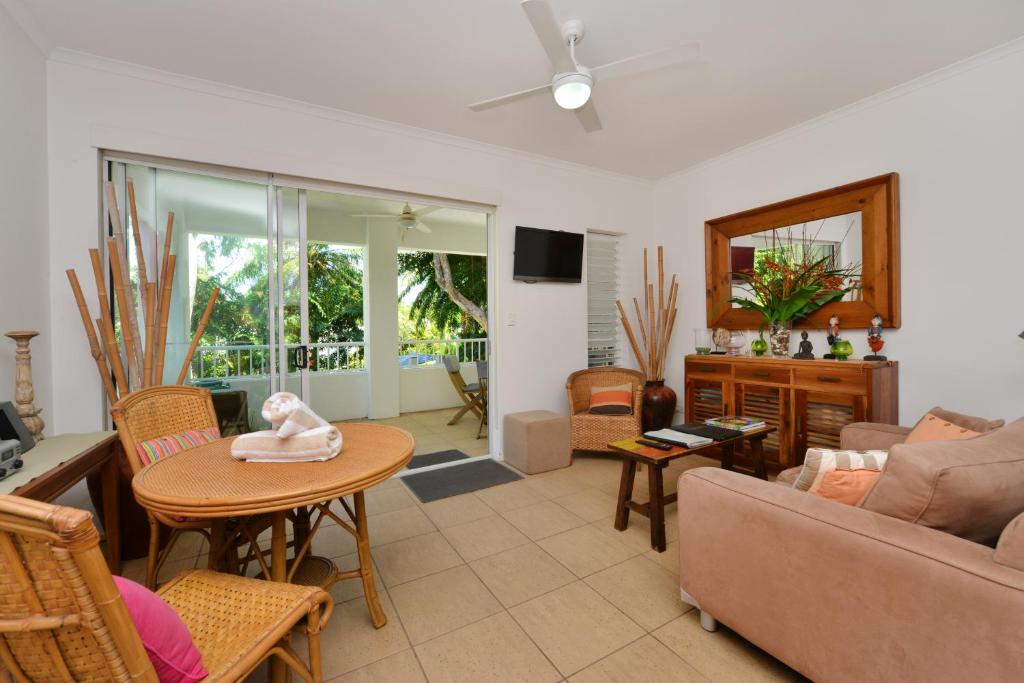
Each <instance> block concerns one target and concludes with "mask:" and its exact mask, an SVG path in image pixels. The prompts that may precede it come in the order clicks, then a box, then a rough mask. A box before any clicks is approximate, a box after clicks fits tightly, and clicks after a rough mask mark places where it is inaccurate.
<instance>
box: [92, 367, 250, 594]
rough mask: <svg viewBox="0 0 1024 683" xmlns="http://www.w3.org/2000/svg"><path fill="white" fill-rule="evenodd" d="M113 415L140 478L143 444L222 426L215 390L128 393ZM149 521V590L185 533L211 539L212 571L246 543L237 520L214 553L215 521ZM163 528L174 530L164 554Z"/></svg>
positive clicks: (165, 388)
mask: <svg viewBox="0 0 1024 683" xmlns="http://www.w3.org/2000/svg"><path fill="white" fill-rule="evenodd" d="M110 414H111V416H113V418H114V424H115V425H117V435H118V437H119V438H120V440H121V445H122V446H123V447H124V452H125V457H126V458H127V460H128V465H129V466H130V467H131V470H132V474H133V475H134V474H138V472H139V470H141V469H142V468H143V467H144V463H143V461H142V459H141V457H140V455H139V450H138V445H139V444H140V443H143V442H145V441H149V440H150V439H155V438H157V437H161V436H168V435H171V434H181V433H183V432H190V431H199V430H203V429H206V428H209V427H217V414H216V413H215V412H214V409H213V401H212V398H211V395H210V391H209V389H200V388H198V387H185V386H177V385H162V386H156V387H150V388H149V389H142V390H140V391H136V392H134V393H131V394H128V395H127V396H125V397H124V398H122V399H121V400H120V401H118V402H117V403H115V404H114V405H113V407H112V408H111V409H110ZM172 457H173V456H172ZM146 516H147V517H148V519H149V552H148V554H147V556H146V587H147V588H149V589H150V590H153V589H154V588H156V579H157V575H158V574H159V573H160V568H161V567H163V565H164V562H166V561H167V558H168V556H169V555H170V552H171V550H172V549H173V548H174V545H175V543H177V541H178V539H179V538H180V537H181V535H182V534H183V533H186V532H195V533H199V534H202V535H203V536H204V537H205V538H206V540H207V542H208V543H209V544H210V558H211V564H210V569H216V568H218V567H217V559H218V558H220V557H221V556H222V555H223V554H225V553H226V552H228V551H229V550H230V551H232V552H234V547H235V546H236V545H239V544H241V540H240V538H239V537H238V533H239V525H238V524H237V523H236V522H233V521H229V522H228V525H227V529H226V536H225V538H224V539H223V542H222V544H221V547H219V548H215V547H213V546H214V544H215V543H217V540H218V539H215V540H214V541H212V542H211V534H210V529H211V527H212V525H213V524H214V522H213V521H212V520H208V519H206V520H203V519H188V518H185V517H181V516H172V515H165V514H163V513H158V512H150V511H149V510H147V511H146ZM267 525H269V520H267ZM161 527H166V528H168V529H170V530H171V535H170V538H169V539H168V540H167V545H166V546H165V547H164V549H163V551H161V550H160V531H161ZM256 533H258V531H253V530H249V531H248V532H247V534H248V535H249V536H250V537H254V536H255V534H256ZM250 540H251V539H250Z"/></svg>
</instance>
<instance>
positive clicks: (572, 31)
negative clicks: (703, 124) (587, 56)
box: [469, 0, 700, 133]
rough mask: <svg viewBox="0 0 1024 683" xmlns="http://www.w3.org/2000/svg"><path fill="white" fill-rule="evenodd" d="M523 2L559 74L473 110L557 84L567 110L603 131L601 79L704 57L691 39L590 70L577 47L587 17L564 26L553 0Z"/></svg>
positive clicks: (476, 105)
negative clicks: (597, 89) (597, 96)
mask: <svg viewBox="0 0 1024 683" xmlns="http://www.w3.org/2000/svg"><path fill="white" fill-rule="evenodd" d="M521 5H522V8H523V11H524V12H526V18H527V19H529V21H530V24H531V25H532V26H533V30H534V32H535V33H536V34H537V39H538V40H540V44H541V46H542V47H543V48H544V51H545V52H547V54H548V59H549V60H551V66H552V67H553V68H554V71H555V74H554V76H552V78H551V82H550V83H545V84H544V85H539V86H537V87H536V88H529V89H528V90H520V91H519V92H514V93H510V94H508V95H502V96H501V97H495V98H492V99H489V100H483V101H482V102H476V103H474V104H471V105H469V108H470V109H472V110H473V111H483V110H484V109H490V108H492V107H498V106H501V105H503V104H507V103H509V102H514V101H515V100H518V99H522V98H524V97H529V96H531V95H536V94H537V93H541V92H544V91H545V90H547V89H548V88H551V92H552V94H553V95H554V98H555V103H556V104H558V106H560V107H562V108H563V109H569V110H572V111H574V112H575V113H576V118H577V119H579V122H580V124H581V125H582V126H583V130H585V131H586V132H588V133H592V132H594V131H596V130H601V119H600V118H599V117H598V115H597V110H596V109H595V108H594V101H593V99H591V97H590V95H591V91H592V90H593V87H594V82H595V81H603V80H607V79H610V78H622V77H624V76H633V75H636V74H640V73H643V72H645V71H653V70H655V69H660V68H662V67H666V66H670V65H672V64H681V63H684V62H696V61H697V60H698V58H699V56H700V46H699V45H698V44H697V43H685V44H682V45H677V46H675V47H670V48H667V49H663V50H654V51H652V52H645V53H644V54H640V55H636V56H634V57H626V58H625V59H619V60H617V61H614V62H609V63H608V64H604V65H602V66H596V67H593V68H590V69H588V68H587V67H585V66H583V65H582V64H580V63H579V62H578V61H577V60H576V46H577V45H579V44H580V42H581V41H582V40H583V35H584V25H583V22H582V21H581V20H579V19H570V20H568V21H566V22H564V23H562V24H561V25H559V23H558V20H557V19H555V13H554V11H553V10H552V9H551V5H550V4H548V2H547V0H522V2H521Z"/></svg>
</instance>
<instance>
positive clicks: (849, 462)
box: [793, 448, 886, 493]
mask: <svg viewBox="0 0 1024 683" xmlns="http://www.w3.org/2000/svg"><path fill="white" fill-rule="evenodd" d="M885 458H886V452H885V451H833V450H829V449H827V448H808V449H807V455H805V456H804V466H803V469H802V470H801V471H800V475H799V476H798V477H797V478H796V481H794V482H793V488H795V489H798V490H800V491H810V492H811V493H816V492H817V490H818V487H819V486H821V481H822V479H823V478H824V477H825V475H826V474H827V473H829V472H831V471H833V470H836V469H843V470H860V469H867V470H879V469H881V468H882V465H884V464H885Z"/></svg>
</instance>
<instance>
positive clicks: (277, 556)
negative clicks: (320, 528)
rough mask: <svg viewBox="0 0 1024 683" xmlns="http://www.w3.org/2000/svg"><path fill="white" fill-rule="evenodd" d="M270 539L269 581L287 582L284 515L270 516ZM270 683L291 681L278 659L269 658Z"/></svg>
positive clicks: (284, 666) (280, 660) (285, 665)
mask: <svg viewBox="0 0 1024 683" xmlns="http://www.w3.org/2000/svg"><path fill="white" fill-rule="evenodd" d="M270 529H271V537H270V580H271V581H281V582H284V581H287V580H288V539H287V538H286V536H285V533H286V528H285V513H284V511H280V512H274V513H272V516H271V523H270ZM269 666H270V676H269V679H270V681H271V683H287V682H288V680H289V679H291V674H290V672H289V670H288V665H287V664H286V663H285V661H284V660H283V659H281V658H280V657H277V656H274V657H271V658H270V664H269Z"/></svg>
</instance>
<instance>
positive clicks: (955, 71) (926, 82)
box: [655, 37, 1024, 185]
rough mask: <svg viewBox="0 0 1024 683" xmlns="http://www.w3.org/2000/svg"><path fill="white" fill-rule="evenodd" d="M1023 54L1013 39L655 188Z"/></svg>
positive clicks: (1020, 41)
mask: <svg viewBox="0 0 1024 683" xmlns="http://www.w3.org/2000/svg"><path fill="white" fill-rule="evenodd" d="M1022 51H1024V37H1020V38H1014V39H1013V40H1011V41H1009V42H1007V43H1003V44H1002V45H997V46H996V47H994V48H991V49H989V50H985V51H984V52H979V53H977V54H975V55H971V56H970V57H967V58H965V59H962V60H960V61H958V62H953V63H952V64H949V65H947V66H944V67H942V68H940V69H936V70H935V71H930V72H928V73H926V74H924V75H922V76H918V77H917V78H914V79H911V80H909V81H905V82H903V83H900V84H899V85H894V86H893V87H891V88H888V89H886V90H883V91H881V92H878V93H875V94H874V95H869V96H868V97H865V98H863V99H860V100H857V101H856V102H852V103H850V104H847V105H844V106H842V107H839V108H838V109H833V110H832V111H830V112H826V113H825V114H821V115H820V116H815V117H814V118H812V119H808V120H806V121H804V122H802V123H798V124H797V125H795V126H791V127H789V128H784V129H783V130H780V131H778V132H777V133H772V134H770V135H766V136H765V137H762V138H758V139H757V140H755V141H753V142H749V143H747V144H745V145H741V146H739V147H736V148H734V149H731V150H729V151H728V152H723V153H722V154H719V155H716V156H714V157H712V158H710V159H706V160H704V161H700V162H697V163H696V164H693V165H691V166H687V167H686V168H683V169H680V170H678V171H674V172H672V173H670V174H668V175H665V176H662V177H660V178H658V179H657V180H655V184H656V185H660V184H661V183H664V182H667V181H671V180H674V179H677V178H682V177H684V176H687V175H689V174H691V173H695V172H697V171H700V170H703V169H706V168H710V167H713V166H716V165H718V164H721V163H725V162H727V161H729V160H731V159H733V158H735V157H738V156H742V155H744V154H747V153H749V152H752V151H754V150H757V149H760V148H762V147H768V146H770V145H773V144H775V143H778V142H782V141H784V140H787V139H789V138H793V137H796V136H798V135H801V134H803V133H806V132H807V131H810V130H813V129H815V128H819V127H821V126H826V125H829V124H831V123H833V122H835V121H838V120H840V119H844V118H846V117H848V116H852V115H854V114H856V113H858V112H861V111H864V110H867V109H872V108H874V107H878V106H881V105H883V104H885V103H887V102H891V101H892V100H896V99H899V98H901V97H905V96H907V95H910V94H911V93H914V92H916V91H918V90H921V89H923V88H928V87H931V86H933V85H935V84H937V83H941V82H943V81H946V80H949V79H951V78H956V77H957V76H960V75H962V74H965V73H968V72H970V71H973V70H975V69H978V68H981V67H983V66H986V65H988V64H993V63H995V62H998V61H1001V60H1003V59H1006V58H1008V57H1012V56H1013V55H1015V54H1017V53H1019V52H1022Z"/></svg>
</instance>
